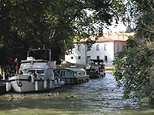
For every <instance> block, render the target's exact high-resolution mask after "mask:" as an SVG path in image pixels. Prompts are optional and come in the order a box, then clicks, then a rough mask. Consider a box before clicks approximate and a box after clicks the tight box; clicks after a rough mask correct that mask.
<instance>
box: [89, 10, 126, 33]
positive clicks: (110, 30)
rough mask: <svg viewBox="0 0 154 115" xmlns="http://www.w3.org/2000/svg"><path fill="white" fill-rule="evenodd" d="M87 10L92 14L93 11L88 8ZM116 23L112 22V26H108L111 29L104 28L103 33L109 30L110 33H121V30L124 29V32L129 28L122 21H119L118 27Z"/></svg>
mask: <svg viewBox="0 0 154 115" xmlns="http://www.w3.org/2000/svg"><path fill="white" fill-rule="evenodd" d="M86 11H87V14H88V15H90V14H92V11H89V10H86ZM114 25H115V22H113V23H112V26H109V27H108V28H109V29H107V28H104V30H103V33H107V32H110V33H119V32H120V31H123V32H124V31H125V30H126V28H127V27H126V26H125V25H124V24H123V23H122V22H120V21H119V24H118V25H117V26H116V27H115V26H114Z"/></svg>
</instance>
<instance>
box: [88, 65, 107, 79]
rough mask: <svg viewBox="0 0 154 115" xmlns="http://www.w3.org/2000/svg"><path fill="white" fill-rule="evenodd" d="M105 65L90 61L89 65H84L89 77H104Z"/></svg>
mask: <svg viewBox="0 0 154 115" xmlns="http://www.w3.org/2000/svg"><path fill="white" fill-rule="evenodd" d="M104 66H105V65H104V64H103V63H101V64H100V63H95V62H91V64H90V65H88V66H87V67H86V71H87V74H88V75H89V78H100V77H105V75H106V74H105V67H104Z"/></svg>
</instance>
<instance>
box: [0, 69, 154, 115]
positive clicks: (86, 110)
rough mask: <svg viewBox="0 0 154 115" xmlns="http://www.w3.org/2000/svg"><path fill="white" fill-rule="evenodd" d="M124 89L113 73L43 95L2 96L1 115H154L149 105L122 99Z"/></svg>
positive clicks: (13, 94)
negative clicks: (142, 105)
mask: <svg viewBox="0 0 154 115" xmlns="http://www.w3.org/2000/svg"><path fill="white" fill-rule="evenodd" d="M122 95H123V94H122V88H120V89H117V88H116V81H115V79H114V77H113V76H112V74H111V73H110V72H107V73H106V77H104V78H98V79H90V80H89V82H86V83H83V84H78V85H72V86H71V85H65V86H63V87H61V88H57V89H54V90H52V91H48V92H43V93H31V94H15V93H9V94H5V95H1V96H0V113H1V115H3V114H4V115H6V114H16V115H18V114H23V115H26V114H29V115H32V114H40V115H41V114H45V115H47V114H50V115H51V114H53V115H55V114H56V115H57V114H59V115H62V114H65V115H72V114H73V115H74V114H76V115H80V114H82V115H83V114H84V115H104V114H107V115H153V114H154V110H153V109H152V108H150V107H148V106H144V107H141V106H140V104H139V102H137V101H136V100H133V99H129V100H124V99H123V98H122Z"/></svg>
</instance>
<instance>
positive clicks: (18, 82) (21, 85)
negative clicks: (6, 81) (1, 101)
mask: <svg viewBox="0 0 154 115" xmlns="http://www.w3.org/2000/svg"><path fill="white" fill-rule="evenodd" d="M10 84H11V87H12V88H13V90H14V91H15V92H17V93H26V92H38V91H46V90H50V89H54V88H57V87H60V86H61V85H63V84H64V82H63V81H60V80H59V81H58V80H38V79H35V80H34V81H33V82H31V81H29V80H28V79H27V78H20V77H19V78H17V77H12V78H11V79H10Z"/></svg>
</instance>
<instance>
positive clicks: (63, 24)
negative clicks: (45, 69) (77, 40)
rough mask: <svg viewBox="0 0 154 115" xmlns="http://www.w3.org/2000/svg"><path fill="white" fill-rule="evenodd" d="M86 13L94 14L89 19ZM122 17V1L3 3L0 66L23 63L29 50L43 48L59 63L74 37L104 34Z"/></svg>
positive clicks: (13, 0)
mask: <svg viewBox="0 0 154 115" xmlns="http://www.w3.org/2000/svg"><path fill="white" fill-rule="evenodd" d="M87 10H90V11H92V12H93V13H92V14H91V15H87ZM123 14H124V6H123V3H122V0H119V1H117V0H97V1H93V0H75V1H74V0H0V20H1V25H0V27H1V29H0V33H1V34H0V43H1V45H0V47H1V50H3V51H4V52H3V53H4V55H3V57H5V61H2V63H1V64H3V65H6V64H10V63H11V61H12V60H13V59H14V58H15V57H20V58H21V59H23V58H24V57H26V51H27V50H28V49H29V48H38V47H41V46H42V45H43V44H44V45H46V47H48V48H50V49H51V50H52V59H53V60H54V59H58V58H60V56H61V55H62V54H64V53H65V51H66V50H68V49H71V48H73V39H74V36H80V37H81V36H82V37H87V36H88V35H90V34H95V32H96V30H97V32H102V27H103V26H104V25H105V24H106V25H110V24H111V22H112V21H113V18H114V19H115V20H119V16H123ZM122 18H123V17H122ZM94 24H98V25H99V28H100V29H98V27H96V26H95V25H94Z"/></svg>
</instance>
